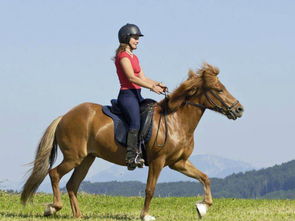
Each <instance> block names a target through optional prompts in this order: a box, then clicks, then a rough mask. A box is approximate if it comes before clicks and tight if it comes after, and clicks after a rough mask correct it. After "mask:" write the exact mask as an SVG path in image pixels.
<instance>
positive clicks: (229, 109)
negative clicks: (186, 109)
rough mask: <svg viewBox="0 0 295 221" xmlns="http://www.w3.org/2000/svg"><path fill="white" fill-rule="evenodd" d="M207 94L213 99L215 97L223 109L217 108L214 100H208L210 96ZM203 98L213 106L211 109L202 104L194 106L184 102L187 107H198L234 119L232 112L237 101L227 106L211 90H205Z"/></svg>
mask: <svg viewBox="0 0 295 221" xmlns="http://www.w3.org/2000/svg"><path fill="white" fill-rule="evenodd" d="M208 93H210V94H211V95H212V96H213V97H215V98H216V99H217V100H218V101H219V102H220V103H221V105H222V106H223V107H221V106H219V105H218V104H216V102H214V100H212V98H210V96H209V95H208ZM205 97H206V99H207V100H208V102H209V103H210V104H211V105H212V106H213V107H206V106H205V105H203V104H195V103H192V102H190V101H186V104H189V105H192V106H194V107H199V108H202V109H204V110H205V109H209V110H213V111H217V112H219V113H221V114H224V115H226V116H231V117H233V118H234V119H236V116H235V114H234V111H233V108H234V107H235V106H236V105H237V104H238V103H239V101H238V100H236V101H235V102H234V103H233V104H232V105H230V106H229V105H227V104H226V103H225V102H224V101H223V100H222V98H221V97H220V96H219V95H218V94H216V93H214V92H213V90H212V89H211V90H210V89H207V90H206V91H205Z"/></svg>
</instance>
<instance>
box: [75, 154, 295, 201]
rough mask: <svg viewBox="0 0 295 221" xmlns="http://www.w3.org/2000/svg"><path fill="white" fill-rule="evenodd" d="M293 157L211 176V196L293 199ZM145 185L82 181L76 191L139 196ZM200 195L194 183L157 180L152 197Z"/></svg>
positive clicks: (294, 174)
mask: <svg viewBox="0 0 295 221" xmlns="http://www.w3.org/2000/svg"><path fill="white" fill-rule="evenodd" d="M294 181H295V160H292V161H289V162H287V163H283V164H281V165H275V166H273V167H269V168H265V169H260V170H257V171H256V170H252V171H248V172H244V173H242V172H240V173H238V174H232V175H230V176H227V177H225V178H223V179H221V178H212V179H211V188H212V193H213V196H214V197H215V198H221V197H224V198H254V199H261V198H264V199H295V182H294ZM144 190H145V184H144V183H142V182H139V181H128V182H117V181H112V182H97V183H91V182H89V181H86V182H83V183H82V184H81V186H80V191H84V192H88V193H96V194H107V195H123V196H138V195H139V196H143V195H144ZM196 194H198V195H199V194H203V188H202V185H201V184H200V183H198V182H190V181H189V182H188V181H186V182H183V181H181V182H170V183H158V184H157V187H156V192H155V196H161V197H166V196H195V195H196Z"/></svg>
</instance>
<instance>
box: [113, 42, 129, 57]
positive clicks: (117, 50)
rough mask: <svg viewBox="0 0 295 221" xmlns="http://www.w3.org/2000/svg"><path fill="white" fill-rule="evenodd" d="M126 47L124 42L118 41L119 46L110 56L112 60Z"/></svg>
mask: <svg viewBox="0 0 295 221" xmlns="http://www.w3.org/2000/svg"><path fill="white" fill-rule="evenodd" d="M127 47H128V44H125V43H120V45H119V47H118V48H117V49H116V53H115V56H114V57H113V58H112V60H113V61H115V60H116V57H117V55H118V54H119V53H120V52H122V51H126V48H127Z"/></svg>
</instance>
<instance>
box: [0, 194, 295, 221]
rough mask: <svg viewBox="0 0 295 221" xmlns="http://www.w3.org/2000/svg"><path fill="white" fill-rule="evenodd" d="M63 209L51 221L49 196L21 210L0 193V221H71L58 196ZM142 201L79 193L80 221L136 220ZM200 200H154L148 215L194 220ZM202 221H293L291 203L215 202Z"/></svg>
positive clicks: (14, 197) (166, 220) (294, 204)
mask: <svg viewBox="0 0 295 221" xmlns="http://www.w3.org/2000/svg"><path fill="white" fill-rule="evenodd" d="M62 198H63V202H64V207H63V209H62V210H61V211H59V212H58V213H57V215H55V216H53V217H49V218H48V217H43V212H44V208H45V205H46V204H47V203H51V202H52V195H50V194H37V195H36V196H35V198H34V201H33V203H31V204H28V205H27V206H26V207H23V206H22V205H21V204H20V200H19V199H20V195H19V194H9V193H5V192H0V221H2V220H3V221H4V220H5V221H12V220H21V221H22V220H23V221H50V220H52V221H53V220H55V221H66V220H73V218H72V212H71V208H70V205H69V200H68V196H67V195H66V194H63V196H62ZM143 200H144V199H143V198H142V197H114V196H103V195H91V194H85V193H80V194H79V205H80V209H81V211H82V213H83V215H84V217H83V218H81V219H76V220H83V221H94V220H99V221H119V220H139V213H140V210H141V207H142V205H143ZM200 200H201V198H195V197H168V198H154V199H153V200H152V204H151V211H150V212H151V215H153V216H155V217H156V218H157V220H158V221H170V220H179V221H189V220H198V218H197V213H196V210H195V206H194V205H195V202H196V201H200ZM202 220H204V221H213V220H214V221H239V220H241V221H248V220H249V221H280V220H288V221H289V220H290V221H294V220H295V200H244V199H215V200H214V205H213V206H212V207H211V208H210V209H209V212H208V214H207V216H206V217H204V218H203V219H202Z"/></svg>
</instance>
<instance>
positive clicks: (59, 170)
mask: <svg viewBox="0 0 295 221" xmlns="http://www.w3.org/2000/svg"><path fill="white" fill-rule="evenodd" d="M81 161H82V160H78V159H77V160H67V159H64V160H63V161H62V162H61V163H60V164H59V165H58V166H57V167H55V168H53V169H51V170H49V176H50V179H51V186H52V191H53V203H52V204H49V205H48V206H47V208H46V210H45V212H44V216H50V215H52V214H54V213H56V212H57V211H59V210H61V208H62V201H61V193H60V189H59V181H60V179H61V178H62V177H63V176H64V175H65V174H66V173H68V172H69V171H71V170H72V169H73V168H74V167H76V166H77V165H79V164H80V163H81Z"/></svg>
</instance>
